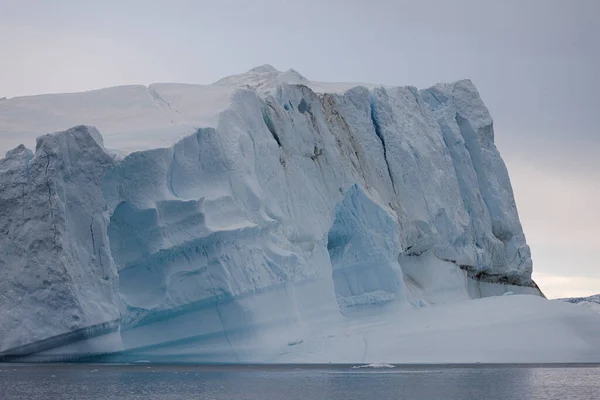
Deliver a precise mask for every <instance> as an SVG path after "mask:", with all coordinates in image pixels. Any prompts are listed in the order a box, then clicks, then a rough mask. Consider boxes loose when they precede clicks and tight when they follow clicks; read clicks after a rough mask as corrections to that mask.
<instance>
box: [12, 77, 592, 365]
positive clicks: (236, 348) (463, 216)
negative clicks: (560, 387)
mask: <svg viewBox="0 0 600 400" xmlns="http://www.w3.org/2000/svg"><path fill="white" fill-rule="evenodd" d="M81 123H85V124H94V125H95V126H96V127H97V128H99V130H100V131H101V132H102V134H103V136H100V134H99V133H98V131H97V130H96V129H95V128H91V127H87V126H77V127H75V128H72V129H68V130H67V131H64V132H58V133H53V134H49V135H44V136H40V137H39V138H38V139H37V144H36V150H35V153H33V152H31V151H29V150H27V149H26V148H25V147H22V146H21V147H18V148H16V149H15V150H13V151H10V152H9V153H7V156H6V158H4V159H2V160H1V161H0V189H1V190H0V229H1V230H2V231H3V232H6V235H3V236H2V238H0V251H1V252H2V254H4V255H5V256H3V257H2V258H0V274H1V278H2V279H0V293H1V294H0V313H1V314H0V322H1V323H0V356H2V354H4V356H5V357H9V356H18V355H20V356H23V355H28V356H29V357H34V358H35V357H37V359H54V358H55V357H77V356H80V355H81V354H88V353H94V354H96V353H115V354H116V355H115V356H113V359H117V360H126V359H131V357H134V358H135V357H141V359H145V360H158V359H165V357H166V358H168V359H169V360H170V361H178V360H184V359H185V360H191V361H209V362H217V361H223V362H236V361H256V362H259V361H265V362H266V361H277V360H279V361H290V362H291V361H294V360H304V359H306V360H308V358H305V355H301V354H299V353H297V352H296V353H293V354H294V355H293V356H290V357H288V358H281V359H277V358H275V359H274V358H273V354H278V352H280V349H282V348H288V347H294V348H296V347H297V348H298V349H301V348H303V349H305V350H306V351H303V354H304V353H306V354H308V352H309V351H312V350H310V349H308V348H307V347H306V346H302V345H303V344H304V343H309V342H311V341H312V342H314V340H317V339H314V338H315V337H317V338H318V337H319V335H320V334H321V333H320V332H324V331H325V330H326V329H332V330H336V329H346V328H344V327H345V326H350V325H347V324H348V323H349V321H358V322H357V324H358V325H357V326H359V327H361V326H363V325H361V324H362V322H361V321H366V320H368V318H375V319H377V318H380V319H383V320H385V321H394V322H390V323H392V325H393V326H397V327H398V326H404V325H403V324H404V322H403V321H406V323H407V324H410V323H411V322H410V321H411V318H417V317H410V316H411V315H428V314H426V313H425V314H420V308H421V307H423V306H426V305H436V307H450V306H441V305H443V304H453V303H457V302H464V301H466V300H469V299H474V298H475V299H477V298H482V297H489V296H496V295H502V294H504V293H507V292H511V293H515V294H532V295H540V294H541V292H540V291H539V289H538V288H537V286H536V285H535V283H534V282H533V281H532V280H531V268H532V262H531V258H530V252H529V247H528V246H527V244H526V242H525V236H524V234H523V231H522V228H521V225H520V222H519V219H518V214H517V210H516V205H515V202H514V197H513V194H512V189H511V186H510V181H509V178H508V173H507V171H506V168H505V166H504V163H503V162H502V159H501V158H500V155H499V153H498V151H497V150H496V148H495V146H494V143H493V127H492V120H491V117H490V115H489V113H488V111H487V109H486V108H485V105H484V104H483V102H482V101H481V99H480V97H479V94H478V93H477V90H476V89H475V87H474V86H473V85H472V83H471V82H470V81H459V82H456V83H454V84H440V85H436V86H434V87H433V88H430V89H427V90H424V91H419V90H417V89H415V88H412V87H399V88H385V87H381V86H376V85H368V86H354V85H346V84H324V83H314V82H310V81H308V80H307V79H306V78H304V77H302V76H301V75H300V74H299V73H297V72H296V71H293V70H289V71H286V72H280V71H277V70H275V69H274V68H273V67H270V66H262V67H258V68H255V69H253V70H250V71H248V72H247V73H245V74H241V75H236V76H231V77H227V78H224V79H222V80H220V81H218V82H216V83H214V84H212V85H180V84H154V85H151V86H150V87H148V88H146V87H142V86H135V87H134V86H130V87H119V88H110V89H103V90H100V91H93V92H86V93H79V94H69V95H47V96H34V97H29V98H17V99H9V100H4V101H2V102H0V138H1V143H11V141H12V142H13V144H14V143H15V141H16V140H18V141H23V142H25V143H26V144H28V143H29V142H30V141H32V140H33V137H34V136H35V135H39V134H41V133H44V132H47V131H49V130H52V129H65V128H68V127H69V126H70V125H73V124H81ZM28 145H29V144H28ZM23 271H31V272H28V273H23ZM523 301H524V303H523V304H524V305H527V304H529V303H528V302H527V301H525V300H523ZM539 301H540V302H542V303H535V304H544V306H540V307H542V308H543V309H544V310H546V311H545V314H544V315H545V316H546V317H547V319H546V321H547V322H548V324H549V325H548V326H550V327H551V326H554V325H552V324H554V323H560V322H558V321H562V320H563V319H564V318H563V317H564V315H563V314H564V313H563V311H561V310H559V309H558V308H556V307H554V306H552V305H548V304H554V303H547V302H545V301H544V300H542V299H539ZM496 302H499V303H498V304H499V305H498V307H499V310H500V309H501V310H503V311H502V312H507V313H509V314H510V315H512V312H510V311H509V308H510V307H509V306H505V305H510V304H511V303H506V300H504V298H502V299H499V300H494V301H491V303H489V304H490V307H492V306H494V304H496ZM457 304H458V303H457ZM460 304H463V303H460ZM466 304H471V303H469V302H467V303H466ZM474 304H488V303H474ZM532 304H534V303H532ZM469 307H471V305H469ZM473 307H475V306H473ZM441 309H443V308H441ZM452 309H453V308H452ZM553 310H554V311H555V312H554V311H553ZM57 311H58V312H57ZM481 313H483V312H481ZM474 315H478V314H477V313H476V314H474ZM592 316H593V317H589V316H588V317H589V318H591V319H592V320H591V322H590V321H588V319H587V317H582V318H580V320H581V321H583V322H582V324H581V326H582V327H584V328H582V329H587V328H585V327H586V326H588V325H590V324H593V323H594V321H596V320H594V318H596V315H595V314H592ZM432 317H435V315H434V314H432ZM554 317H555V318H556V320H554V319H553V318H554ZM473 318H474V317H471V316H469V317H465V318H457V321H456V324H455V325H452V324H450V325H449V327H452V326H455V328H456V330H457V331H460V330H465V329H468V327H469V326H470V324H471V322H472V321H473ZM417 319H418V318H417ZM414 321H416V320H414ZM521 321H522V318H520V317H519V316H518V313H517V314H515V315H514V316H509V317H508V319H507V320H506V327H511V328H510V329H518V326H519V325H520V324H521ZM578 321H579V320H578ZM394 324H395V325H394ZM392 325H390V327H391V328H390V329H392V330H393V329H396V328H393V327H392ZM352 326H354V325H352ZM368 326H371V325H366V327H363V328H356V329H358V330H359V331H361V332H362V331H363V330H364V329H367V330H368V329H370V328H368ZM407 326H408V325H407ZM492 326H493V324H492ZM347 329H348V330H349V331H350V332H354V331H356V329H354V328H352V327H351V326H350V327H349V328H347ZM377 329H379V328H377ZM450 329H452V328H450ZM482 329H483V328H482ZM507 329H509V328H507ZM574 329H575V328H574ZM563 333H564V335H563V334H561V335H562V336H561V335H559V334H557V336H556V337H555V339H556V341H560V340H561V338H564V337H566V336H568V335H567V333H568V332H567V333H565V332H563ZM373 334H374V335H375V334H376V333H375V332H373ZM361 335H362V333H361ZM350 336H352V337H354V339H355V336H356V335H355V334H351V335H350ZM375 337H378V336H374V338H375ZM354 339H352V340H354ZM380 339H381V340H379V339H377V340H375V342H373V343H376V344H373V345H372V346H375V347H376V346H380V350H379V351H384V350H383V349H385V348H388V347H389V346H388V345H389V343H386V342H385V341H384V340H383V339H385V337H383V336H382V337H381V338H380ZM312 342H311V343H312ZM314 343H315V344H314V348H317V347H319V346H321V344H320V343H321V342H319V341H318V340H317V341H316V342H314ZM341 343H342V344H340V346H342V347H343V346H344V344H343V343H345V342H344V341H342V342H341ZM352 343H353V342H352ZM352 343H350V342H348V343H347V344H348V345H351V346H354V344H352ZM527 343H529V342H527ZM551 343H552V344H553V343H554V342H551ZM569 343H570V344H566V345H565V346H566V350H565V351H564V352H563V353H561V356H560V357H558V358H560V359H561V360H563V361H566V360H573V361H575V360H580V359H581V357H580V355H579V353H578V352H577V351H578V347H577V346H576V345H575V344H574V343H575V342H569ZM375 347H373V348H372V349H373V351H374V352H375V353H374V354H378V353H377V351H376V350H375ZM569 349H571V350H573V352H572V353H569ZM400 350H402V349H401V348H399V350H398V352H397V353H393V352H392V353H389V354H390V356H393V357H395V358H397V360H391V359H389V360H385V361H392V362H393V361H400V360H401V359H404V358H403V357H404V356H402V354H403V353H402V352H403V351H404V350H402V351H400ZM521 350H522V349H521V348H520V347H518V346H517V347H515V348H514V351H513V352H508V353H506V354H508V355H507V357H509V358H510V355H511V354H513V355H514V356H515V357H516V359H521V358H519V357H520V356H519V354H522V351H521ZM340 351H341V350H340ZM2 352H3V353H2ZM274 352H275V353H274ZM401 353H402V354H401ZM336 354H337V353H336ZM348 354H353V353H352V352H349V353H348ZM528 354H530V353H528ZM498 355H499V353H498V354H497V355H496V356H498ZM496 356H493V357H492V356H490V358H488V359H487V360H482V361H494V360H496V358H494V357H496ZM571 356H572V358H570V357H571ZM115 357H116V358H115ZM353 357H354V356H353ZM415 357H416V358H414V360H416V359H417V358H418V357H417V356H415ZM449 357H450V356H449ZM465 357H466V358H469V357H467V355H465ZM330 358H331V359H333V360H338V361H339V360H342V359H343V360H346V359H347V358H343V357H341V358H340V356H336V355H335V354H333V355H332V356H331V357H330ZM450 358H452V357H450ZM466 358H461V360H462V359H466ZM558 358H557V359H558ZM503 359H504V358H503ZM352 360H354V358H352ZM373 360H374V359H373ZM457 360H459V359H458V358H457ZM357 361H360V360H359V359H358V358H357ZM374 361H378V360H374Z"/></svg>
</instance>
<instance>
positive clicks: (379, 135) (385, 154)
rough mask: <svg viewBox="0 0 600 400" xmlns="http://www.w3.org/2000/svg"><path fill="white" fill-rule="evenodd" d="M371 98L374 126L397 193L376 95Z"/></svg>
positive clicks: (393, 187)
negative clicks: (378, 115) (376, 105)
mask: <svg viewBox="0 0 600 400" xmlns="http://www.w3.org/2000/svg"><path fill="white" fill-rule="evenodd" d="M370 100H371V122H372V124H373V128H374V129H375V135H377V137H378V138H379V141H380V142H381V146H382V147H383V160H384V161H385V165H386V167H387V171H388V175H389V177H390V181H391V182H392V189H393V191H394V193H397V192H396V185H395V183H394V177H393V175H392V170H391V168H390V164H389V162H388V159H387V148H386V146H385V137H384V136H383V133H382V132H381V126H380V124H379V120H378V117H377V111H376V110H375V96H374V95H371V99H370Z"/></svg>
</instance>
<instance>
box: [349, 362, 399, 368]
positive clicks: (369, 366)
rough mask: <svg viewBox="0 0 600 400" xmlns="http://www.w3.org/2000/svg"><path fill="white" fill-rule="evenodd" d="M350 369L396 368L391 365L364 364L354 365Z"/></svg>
mask: <svg viewBox="0 0 600 400" xmlns="http://www.w3.org/2000/svg"><path fill="white" fill-rule="evenodd" d="M352 368H354V369H356V368H396V366H395V365H392V364H386V363H372V364H366V365H355V366H354V367H352Z"/></svg>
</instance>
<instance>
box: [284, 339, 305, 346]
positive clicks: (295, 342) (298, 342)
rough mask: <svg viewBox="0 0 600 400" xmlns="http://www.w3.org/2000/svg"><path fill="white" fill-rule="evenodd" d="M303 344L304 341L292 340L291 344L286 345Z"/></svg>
mask: <svg viewBox="0 0 600 400" xmlns="http://www.w3.org/2000/svg"><path fill="white" fill-rule="evenodd" d="M302 343H304V340H302V339H300V340H293V341H291V342H289V343H288V346H297V345H299V344H302Z"/></svg>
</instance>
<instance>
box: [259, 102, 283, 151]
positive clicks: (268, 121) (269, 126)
mask: <svg viewBox="0 0 600 400" xmlns="http://www.w3.org/2000/svg"><path fill="white" fill-rule="evenodd" d="M267 105H268V106H269V107H271V108H272V109H273V111H275V109H274V108H273V106H272V105H270V104H267ZM262 117H263V121H264V122H265V125H266V126H267V129H268V130H269V132H271V135H272V136H273V139H275V141H276V142H277V145H278V146H279V147H282V146H281V140H280V139H279V135H277V132H276V130H275V125H274V124H273V121H272V120H271V118H270V117H269V114H268V113H267V111H266V110H262Z"/></svg>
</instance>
